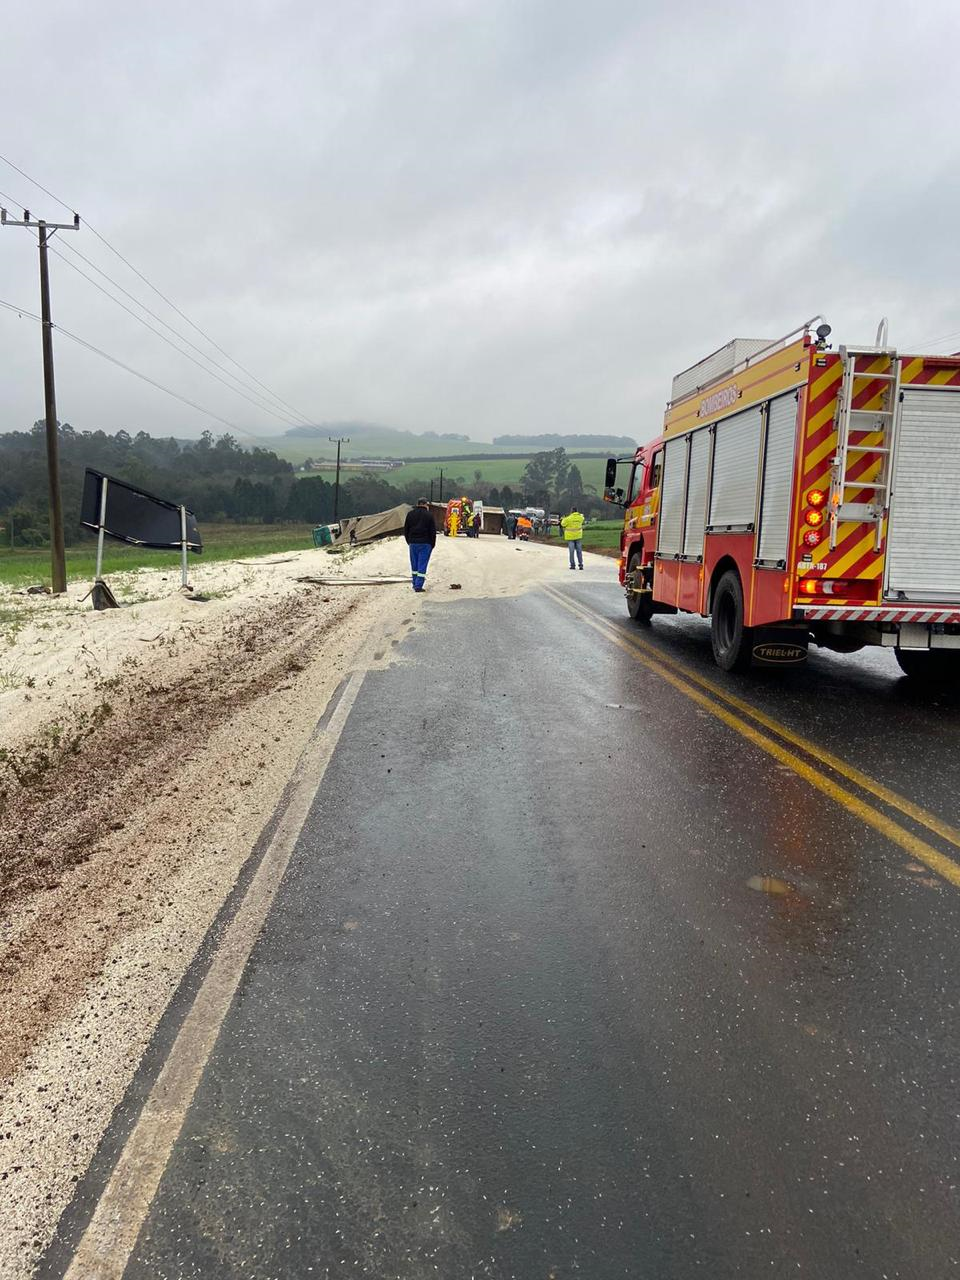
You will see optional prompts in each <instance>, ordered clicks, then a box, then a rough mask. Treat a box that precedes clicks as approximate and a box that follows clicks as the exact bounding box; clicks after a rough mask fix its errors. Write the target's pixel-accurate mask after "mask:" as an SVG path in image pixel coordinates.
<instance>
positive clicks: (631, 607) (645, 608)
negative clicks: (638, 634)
mask: <svg viewBox="0 0 960 1280" xmlns="http://www.w3.org/2000/svg"><path fill="white" fill-rule="evenodd" d="M640 559H641V557H640V556H639V555H635V556H634V557H633V558H632V559H631V561H630V565H629V568H628V572H629V573H636V571H637V569H639V567H640ZM627 613H629V615H630V617H631V618H632V619H633V620H634V622H636V623H639V625H640V626H641V627H649V625H650V621H651V619H652V618H653V596H651V595H649V594H646V595H637V594H636V593H635V592H633V591H631V592H630V594H629V595H628V596H627Z"/></svg>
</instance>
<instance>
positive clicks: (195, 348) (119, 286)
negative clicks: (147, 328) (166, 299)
mask: <svg viewBox="0 0 960 1280" xmlns="http://www.w3.org/2000/svg"><path fill="white" fill-rule="evenodd" d="M63 247H64V248H65V249H69V251H70V252H71V253H73V254H75V255H76V256H77V257H78V258H79V259H80V260H81V261H82V262H85V263H86V264H87V266H88V267H90V268H91V269H92V270H93V271H96V272H97V274H98V275H101V276H103V278H104V280H108V281H109V282H110V284H112V285H113V287H114V288H115V289H119V291H120V292H121V293H122V294H123V295H124V297H125V298H129V299H130V301H131V302H133V303H134V304H135V305H136V306H138V307H140V308H141V310H143V311H145V312H146V313H147V315H148V316H152V317H153V319H154V320H156V322H157V324H162V325H163V327H164V328H165V329H168V330H169V331H170V333H172V334H173V335H174V336H175V337H176V338H178V339H179V340H180V341H181V342H185V343H186V344H187V346H188V347H190V348H191V349H192V350H193V351H196V353H197V355H199V356H200V357H201V358H202V359H203V360H206V361H207V362H208V363H209V364H212V365H213V367H214V368H215V369H219V370H220V372H221V373H223V374H225V375H226V376H227V377H228V378H232V379H233V381H234V382H236V383H238V384H239V386H240V387H241V388H242V389H243V390H244V391H245V392H249V393H250V394H251V395H253V396H255V397H256V398H257V399H258V400H263V401H265V398H264V397H263V396H261V395H260V393H259V392H258V391H254V390H253V389H252V388H251V387H248V386H246V384H245V383H243V382H241V381H240V379H239V378H238V377H237V375H236V374H235V373H231V372H230V370H229V369H227V368H225V366H224V365H222V364H220V363H219V362H218V361H216V360H214V359H213V357H212V356H208V355H207V354H206V352H205V351H204V350H203V349H202V348H201V347H198V346H197V344H196V343H195V342H191V341H190V339H189V338H187V337H185V336H184V335H183V334H182V333H180V331H179V330H178V329H175V328H174V327H173V325H171V324H168V323H167V321H166V320H164V319H163V317H162V316H159V315H157V313H156V312H155V311H152V310H151V309H150V308H149V307H148V306H147V305H146V303H145V302H141V301H140V299H139V298H138V297H137V296H136V295H135V294H133V293H131V292H130V290H129V289H125V288H124V287H123V285H122V284H120V283H119V281H117V280H114V278H113V277H112V276H111V275H108V274H107V272H106V271H104V269H103V268H102V267H98V266H97V264H96V263H95V262H91V260H90V259H89V258H87V257H85V256H84V255H83V254H82V253H81V252H80V250H79V249H76V248H74V246H73V245H72V244H69V243H68V242H66V241H65V242H64V246H63ZM58 256H59V257H61V258H62V257H63V254H59V255H58ZM63 260H64V262H66V263H67V265H68V266H73V269H74V270H75V271H77V272H79V274H80V275H83V272H82V271H80V268H79V267H77V266H75V265H74V264H73V263H72V262H70V261H69V260H68V259H66V258H64V259H63ZM85 279H89V276H87V277H85ZM91 284H94V285H96V287H97V288H100V286H99V285H97V282H96V281H95V280H92V281H91ZM103 292H106V291H105V290H104V291H103ZM107 296H108V297H109V296H110V295H109V294H107ZM114 301H116V300H115V299H114ZM137 318H138V319H139V317H137ZM270 394H271V395H273V393H272V392H271V393H270ZM273 399H274V400H277V402H278V403H279V404H281V405H282V404H283V401H282V400H278V398H277V397H276V396H273ZM265 404H266V407H267V412H268V413H275V410H274V409H273V408H271V407H270V406H269V404H267V403H266V401H265ZM275 416H276V417H279V418H280V419H281V420H282V421H284V422H286V423H287V424H288V425H296V420H295V419H294V420H293V421H291V419H290V418H289V417H288V416H287V415H286V414H279V413H275ZM301 422H302V423H303V424H305V425H308V426H309V425H312V424H311V423H310V422H309V420H308V419H307V418H302V419H301Z"/></svg>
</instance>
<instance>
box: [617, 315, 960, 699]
mask: <svg viewBox="0 0 960 1280" xmlns="http://www.w3.org/2000/svg"><path fill="white" fill-rule="evenodd" d="M818 322H819V323H818ZM814 325H817V327H816V329H815V330H814V329H813V326H814ZM830 332H831V330H830V326H829V325H827V324H826V323H823V322H822V317H820V316H816V317H814V318H813V319H812V320H810V321H808V322H807V323H806V324H804V325H802V326H801V327H800V328H799V329H797V330H794V331H793V332H791V333H790V334H788V335H786V337H784V338H781V339H777V340H775V341H772V342H771V341H766V340H760V339H735V340H734V341H733V342H730V343H727V345H726V346H724V347H721V348H720V349H719V350H718V351H715V352H713V353H712V355H710V356H708V357H706V359H704V360H701V361H699V362H698V363H697V364H695V365H693V366H692V367H691V368H689V369H685V370H684V371H683V372H682V373H680V374H678V375H677V377H676V378H674V380H673V390H672V398H671V400H670V401H669V403H668V405H667V409H666V414H665V417H664V426H663V431H662V432H661V434H660V435H658V436H657V437H656V438H654V439H653V440H651V441H650V443H649V444H646V445H643V446H642V447H641V448H639V449H638V450H637V452H636V454H635V455H634V456H632V457H630V458H610V459H608V462H607V477H606V488H605V492H604V497H605V498H606V499H607V500H608V501H610V502H613V503H616V504H617V505H620V506H622V507H623V508H624V527H623V533H622V535H621V556H620V562H619V569H620V581H621V583H622V584H623V586H624V589H625V592H626V597H627V609H628V612H629V614H630V616H631V617H632V618H635V619H636V620H637V622H639V623H641V624H649V623H650V621H651V619H652V618H653V616H654V615H655V614H657V613H676V612H688V613H697V614H700V615H701V616H702V617H709V618H710V619H711V641H712V646H713V653H714V657H715V659H716V661H717V663H718V665H719V666H721V667H722V668H724V669H725V670H743V669H746V668H747V667H749V666H750V665H751V664H752V663H758V664H762V665H793V664H797V663H802V662H803V661H804V660H805V658H806V654H807V647H808V644H809V643H810V642H813V643H815V644H818V645H822V646H825V647H827V648H830V649H833V650H835V651H838V652H841V653H850V652H853V651H855V650H857V649H860V648H863V646H865V645H881V646H884V647H892V648H893V649H894V652H895V654H896V658H897V661H898V662H899V664H900V666H901V668H902V670H903V671H904V672H905V673H906V674H907V675H909V676H913V677H916V678H918V679H927V680H935V681H938V682H943V681H947V682H953V681H955V680H957V679H958V677H960V357H956V356H930V355H903V354H901V353H899V352H898V351H896V350H895V349H893V348H892V347H890V346H889V345H888V342H887V326H886V321H883V322H882V324H881V326H880V330H879V332H878V334H877V338H876V341H875V343H874V344H873V345H871V346H857V347H853V346H850V347H847V346H841V347H839V348H838V349H837V350H833V348H832V347H831V346H830V345H829V344H828V341H827V339H828V338H829V336H830ZM625 467H628V468H629V470H627V471H625V472H624V471H621V470H619V469H620V468H625ZM621 476H622V477H623V478H624V481H625V483H624V484H623V486H622V487H618V480H619V478H620V477H621Z"/></svg>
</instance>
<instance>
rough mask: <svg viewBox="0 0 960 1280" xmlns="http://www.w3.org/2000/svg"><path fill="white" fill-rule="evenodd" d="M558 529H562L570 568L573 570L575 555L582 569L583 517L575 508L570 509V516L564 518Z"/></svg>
mask: <svg viewBox="0 0 960 1280" xmlns="http://www.w3.org/2000/svg"><path fill="white" fill-rule="evenodd" d="M560 527H561V529H563V537H564V540H565V541H566V544H567V550H568V551H569V552H570V568H571V569H573V568H574V567H575V566H574V563H573V557H574V553H576V557H577V562H578V564H579V566H580V568H581V569H582V568H583V516H582V515H581V514H580V512H579V511H578V510H577V508H576V507H572V508H571V509H570V514H569V515H568V516H564V517H563V519H562V520H561V521H560Z"/></svg>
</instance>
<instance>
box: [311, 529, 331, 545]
mask: <svg viewBox="0 0 960 1280" xmlns="http://www.w3.org/2000/svg"><path fill="white" fill-rule="evenodd" d="M332 541H333V534H332V533H331V532H330V526H329V525H328V524H318V525H317V527H316V528H315V529H314V531H313V545H314V546H315V547H329V545H330V543H331V542H332Z"/></svg>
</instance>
